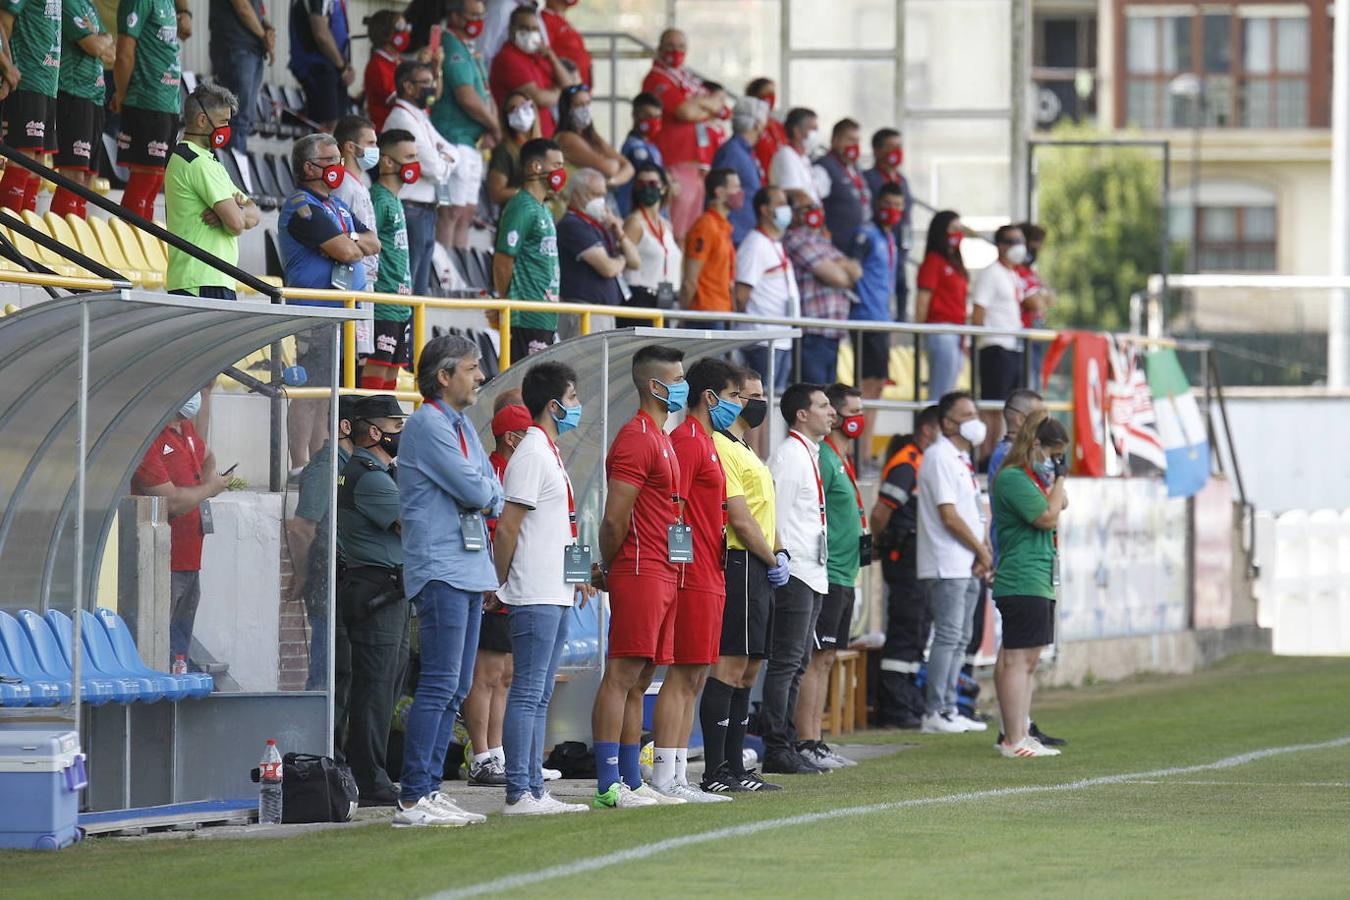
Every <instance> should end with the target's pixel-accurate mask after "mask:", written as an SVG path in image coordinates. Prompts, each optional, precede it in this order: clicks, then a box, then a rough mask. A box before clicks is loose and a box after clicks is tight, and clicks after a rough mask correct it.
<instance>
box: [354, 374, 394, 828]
mask: <svg viewBox="0 0 1350 900" xmlns="http://www.w3.org/2000/svg"><path fill="white" fill-rule="evenodd" d="M353 415H354V418H353V421H352V426H353V427H352V445H353V447H354V449H353V452H352V455H351V458H350V459H349V460H348V461H347V464H346V465H345V466H344V467H343V469H342V474H341V475H340V476H339V478H338V491H337V532H338V540H339V541H340V542H341V544H342V552H343V559H344V562H345V566H344V568H343V573H342V575H341V576H340V577H339V578H338V587H337V609H338V610H339V611H340V614H341V616H342V618H343V621H344V624H345V626H346V630H347V642H348V645H349V647H350V648H351V694H350V699H349V701H348V703H347V707H346V709H347V738H346V741H345V742H344V744H343V756H344V757H346V760H347V765H349V766H351V769H352V776H353V777H354V778H355V779H356V787H357V789H358V790H359V791H360V792H361V802H362V803H363V804H364V805H366V806H393V805H394V804H395V803H396V802H397V800H398V789H397V788H396V787H394V783H393V780H392V779H391V778H390V777H389V773H388V771H387V770H386V758H385V754H386V749H387V748H388V746H389V729H390V723H391V721H392V720H393V715H394V704H395V703H396V702H397V701H398V698H399V694H400V693H402V688H403V672H404V669H405V668H407V665H408V612H409V610H408V602H407V600H406V598H405V597H404V596H403V543H402V540H401V538H400V530H401V526H400V524H399V496H398V484H397V483H396V482H395V480H394V479H395V477H396V467H395V466H394V457H395V456H397V455H398V445H399V439H400V435H401V434H402V431H403V423H404V420H405V419H406V418H407V413H405V412H404V411H403V410H402V408H401V407H400V406H399V403H398V400H397V399H395V397H394V396H393V395H392V394H376V395H375V396H373V397H363V398H361V400H359V401H358V402H357V404H356V407H355V411H354V414H353Z"/></svg>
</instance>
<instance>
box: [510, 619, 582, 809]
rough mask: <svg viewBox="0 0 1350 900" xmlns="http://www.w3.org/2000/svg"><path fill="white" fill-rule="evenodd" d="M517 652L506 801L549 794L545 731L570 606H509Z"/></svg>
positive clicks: (513, 683)
mask: <svg viewBox="0 0 1350 900" xmlns="http://www.w3.org/2000/svg"><path fill="white" fill-rule="evenodd" d="M508 609H509V611H510V616H511V653H512V654H513V657H514V658H513V660H512V666H513V673H512V675H511V690H510V691H509V692H508V693H507V695H506V718H505V719H504V720H503V722H502V750H503V751H504V752H505V753H506V802H508V803H514V802H515V801H516V800H518V799H520V797H521V796H522V795H524V794H525V793H526V792H528V793H530V794H533V795H534V796H535V797H536V798H539V797H542V796H544V771H543V761H544V732H545V731H546V729H547V728H548V704H549V701H550V700H552V699H553V677H554V676H555V675H556V674H557V673H558V662H559V660H561V659H562V652H563V645H564V644H566V643H567V629H568V626H569V624H570V622H571V619H572V608H571V607H570V606H555V605H553V604H546V603H538V604H531V605H529V606H511V607H508Z"/></svg>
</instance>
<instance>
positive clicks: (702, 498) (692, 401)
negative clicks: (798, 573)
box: [652, 357, 741, 803]
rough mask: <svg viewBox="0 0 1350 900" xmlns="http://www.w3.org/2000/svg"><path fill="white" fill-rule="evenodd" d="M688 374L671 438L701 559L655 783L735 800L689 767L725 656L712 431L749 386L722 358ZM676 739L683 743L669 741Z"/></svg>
mask: <svg viewBox="0 0 1350 900" xmlns="http://www.w3.org/2000/svg"><path fill="white" fill-rule="evenodd" d="M687 379H688V383H689V412H688V414H687V415H686V416H685V418H684V421H683V422H681V423H680V424H679V426H678V427H676V429H675V431H674V433H673V434H672V435H671V436H670V441H671V443H672V444H674V446H675V456H676V458H677V459H678V460H679V461H680V497H681V498H682V499H683V500H684V518H685V521H686V522H687V523H688V524H689V526H690V527H691V528H693V529H694V534H693V538H694V561H693V562H691V563H689V564H687V565H683V566H680V574H679V584H678V589H677V593H676V599H675V655H674V657H673V658H672V659H670V660H665V662H668V663H669V665H668V667H667V669H666V677H665V680H664V681H662V682H661V692H660V693H659V694H658V695H657V697H656V709H655V711H654V713H653V716H652V725H653V729H652V730H653V739H654V740H655V742H656V747H655V755H654V757H653V766H652V768H653V770H654V774H653V775H652V787H653V788H654V789H655V790H656V791H658V792H659V793H662V794H665V795H666V796H668V797H680V798H682V799H685V800H689V801H691V802H694V803H707V802H712V801H721V800H729V799H730V798H729V797H723V796H721V794H720V793H705V792H704V791H702V790H700V789H699V788H697V787H692V786H690V784H689V781H688V779H687V778H686V776H685V767H686V764H687V762H688V754H689V736H690V733H691V732H692V731H693V729H694V701H695V700H697V699H698V695H699V692H700V691H701V690H702V689H703V682H704V681H705V680H707V677H708V667H709V666H711V665H712V664H713V663H715V662H717V659H718V655H719V654H718V650H719V648H720V645H721V639H722V610H723V608H724V607H725V606H726V602H727V590H726V578H725V574H724V571H723V569H722V550H723V538H724V536H725V534H726V502H725V500H726V492H727V479H726V475H724V474H723V472H722V463H721V460H720V459H719V458H718V455H717V448H716V447H715V446H714V445H713V438H712V436H713V433H714V432H716V431H722V430H725V429H726V428H727V427H729V426H730V425H731V423H732V422H734V421H736V417H737V416H738V415H740V413H741V402H740V396H741V386H740V379H739V378H738V377H737V374H736V370H735V369H734V368H732V367H731V366H730V365H729V364H728V363H726V362H725V361H723V360H721V359H717V358H716V357H708V358H706V359H701V360H699V361H698V362H696V363H694V365H693V366H691V367H690V369H689V374H688V376H687ZM676 723H678V725H677V724H676ZM672 738H673V739H674V740H675V741H676V743H673V744H672V743H668V741H670V740H671V739H672Z"/></svg>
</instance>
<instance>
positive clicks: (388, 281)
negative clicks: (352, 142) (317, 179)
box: [370, 181, 412, 322]
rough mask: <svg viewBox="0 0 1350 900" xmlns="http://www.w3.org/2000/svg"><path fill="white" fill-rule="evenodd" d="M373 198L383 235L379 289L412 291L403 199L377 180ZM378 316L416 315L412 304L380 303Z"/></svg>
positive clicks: (394, 318) (377, 230)
mask: <svg viewBox="0 0 1350 900" xmlns="http://www.w3.org/2000/svg"><path fill="white" fill-rule="evenodd" d="M370 202H371V205H372V206H374V208H375V233H376V234H377V235H378V236H379V238H380V271H379V274H378V275H376V277H375V290H376V291H378V292H380V293H381V294H411V293H412V267H411V265H410V264H409V262H408V226H407V223H406V222H405V221H404V218H403V201H402V200H400V199H398V195H397V194H395V193H394V192H393V191H391V190H389V188H387V187H385V186H384V185H382V184H380V183H379V182H378V181H377V182H375V183H374V184H372V185H371V186H370ZM375 318H377V319H388V320H390V321H393V322H406V321H408V320H409V319H411V318H412V307H411V306H393V305H391V304H387V303H376V304H375Z"/></svg>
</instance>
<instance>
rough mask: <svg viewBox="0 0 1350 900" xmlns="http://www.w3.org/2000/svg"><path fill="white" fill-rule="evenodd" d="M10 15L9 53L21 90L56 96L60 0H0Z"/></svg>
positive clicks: (58, 66) (59, 62) (58, 68)
mask: <svg viewBox="0 0 1350 900" xmlns="http://www.w3.org/2000/svg"><path fill="white" fill-rule="evenodd" d="M0 9H3V10H4V11H5V12H8V13H11V14H13V16H14V26H13V28H14V33H13V35H12V36H11V37H10V46H9V52H10V56H11V57H13V60H14V65H15V66H16V67H17V68H18V70H19V74H20V75H22V76H23V81H22V82H21V83H20V85H19V90H21V91H32V92H33V93H35V94H42V95H43V96H45V97H55V96H56V82H57V78H58V73H59V72H60V71H61V0H0Z"/></svg>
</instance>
